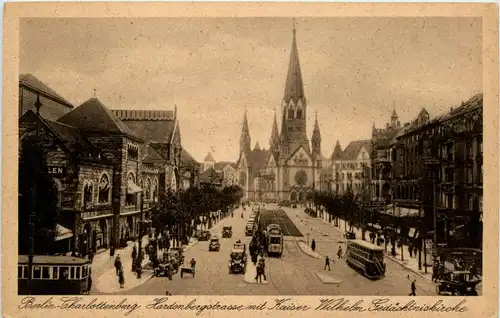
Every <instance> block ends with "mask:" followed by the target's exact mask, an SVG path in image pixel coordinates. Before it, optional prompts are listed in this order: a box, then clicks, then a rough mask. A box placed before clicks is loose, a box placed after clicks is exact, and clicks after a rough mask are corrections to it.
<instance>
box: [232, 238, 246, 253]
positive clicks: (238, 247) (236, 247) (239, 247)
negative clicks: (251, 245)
mask: <svg viewBox="0 0 500 318" xmlns="http://www.w3.org/2000/svg"><path fill="white" fill-rule="evenodd" d="M239 250H241V251H242V252H243V254H245V255H246V253H247V246H246V245H245V244H244V243H241V241H240V240H237V241H236V243H234V245H233V251H239Z"/></svg>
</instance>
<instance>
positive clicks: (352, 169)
mask: <svg viewBox="0 0 500 318" xmlns="http://www.w3.org/2000/svg"><path fill="white" fill-rule="evenodd" d="M337 145H338V147H337ZM337 145H336V146H335V149H334V152H333V154H332V168H333V169H332V173H333V180H335V182H334V188H335V193H337V194H343V193H345V192H346V191H352V192H353V193H354V194H355V195H365V194H366V193H368V192H369V191H370V186H369V185H370V182H369V180H370V174H371V159H370V153H371V146H372V143H371V140H356V141H352V142H350V143H349V145H347V147H346V148H345V149H344V151H342V149H341V148H340V144H338V143H337Z"/></svg>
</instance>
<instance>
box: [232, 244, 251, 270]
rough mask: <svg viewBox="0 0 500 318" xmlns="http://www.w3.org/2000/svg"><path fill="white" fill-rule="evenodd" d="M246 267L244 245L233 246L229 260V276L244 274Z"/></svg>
mask: <svg viewBox="0 0 500 318" xmlns="http://www.w3.org/2000/svg"><path fill="white" fill-rule="evenodd" d="M246 266H247V255H246V247H245V245H244V244H235V248H233V250H232V252H231V256H230V259H229V274H234V273H238V274H239V273H242V274H244V273H245V271H246Z"/></svg>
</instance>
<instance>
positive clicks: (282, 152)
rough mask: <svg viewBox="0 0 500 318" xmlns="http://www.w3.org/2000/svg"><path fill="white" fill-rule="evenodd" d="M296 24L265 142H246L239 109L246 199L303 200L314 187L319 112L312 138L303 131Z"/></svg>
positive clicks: (320, 161)
mask: <svg viewBox="0 0 500 318" xmlns="http://www.w3.org/2000/svg"><path fill="white" fill-rule="evenodd" d="M296 33H297V32H296V29H295V25H294V27H293V34H292V36H293V37H292V48H291V51H290V60H289V62H288V69H287V74H286V80H285V89H284V93H283V99H282V100H281V105H280V106H281V107H280V110H281V114H280V116H279V118H280V122H281V129H278V120H277V118H278V114H277V112H276V111H275V113H274V119H273V122H272V127H271V134H270V138H269V148H268V149H265V148H261V147H260V145H259V143H258V142H257V143H256V144H255V146H254V148H253V149H252V148H251V138H250V128H249V124H248V118H247V110H246V108H245V113H244V114H243V123H242V129H241V136H240V149H239V159H238V161H237V166H238V170H239V184H240V186H241V187H242V188H243V189H244V192H245V198H246V199H248V200H290V201H306V200H308V199H311V198H312V195H313V193H314V190H315V189H316V190H319V187H320V183H321V180H320V179H321V176H322V175H324V174H322V170H324V168H323V167H327V166H328V165H327V164H325V161H328V159H327V158H325V157H323V155H322V154H321V133H320V128H319V122H318V114H317V113H316V114H315V122H314V128H313V133H312V136H311V140H309V138H308V136H307V131H306V123H307V111H308V109H307V108H308V103H307V99H306V96H305V92H304V83H303V79H302V71H301V68H300V60H299V51H298V48H297V36H296Z"/></svg>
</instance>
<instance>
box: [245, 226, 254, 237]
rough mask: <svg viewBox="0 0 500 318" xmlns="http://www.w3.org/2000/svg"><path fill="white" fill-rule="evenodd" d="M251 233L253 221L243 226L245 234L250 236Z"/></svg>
mask: <svg viewBox="0 0 500 318" xmlns="http://www.w3.org/2000/svg"><path fill="white" fill-rule="evenodd" d="M252 235H253V223H252V224H250V223H248V224H247V226H246V227H245V236H252Z"/></svg>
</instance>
